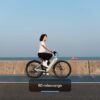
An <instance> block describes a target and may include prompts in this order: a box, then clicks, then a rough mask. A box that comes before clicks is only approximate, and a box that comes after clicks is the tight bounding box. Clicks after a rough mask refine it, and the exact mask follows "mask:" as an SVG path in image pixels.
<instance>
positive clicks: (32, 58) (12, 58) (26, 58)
mask: <svg viewBox="0 0 100 100" xmlns="http://www.w3.org/2000/svg"><path fill="white" fill-rule="evenodd" d="M34 59H35V60H38V59H39V58H38V57H0V60H34ZM59 60H100V57H59Z"/></svg>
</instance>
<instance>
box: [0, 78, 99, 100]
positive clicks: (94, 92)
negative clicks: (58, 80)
mask: <svg viewBox="0 0 100 100" xmlns="http://www.w3.org/2000/svg"><path fill="white" fill-rule="evenodd" d="M17 78H18V76H17ZM17 78H14V77H9V78H7V77H4V76H2V77H0V82H1V83H0V100H100V83H97V81H96V83H88V82H86V83H74V82H72V84H71V90H70V91H67V92H57V93H54V92H52V93H48V92H32V91H30V90H29V82H28V81H27V80H28V78H25V77H24V78H25V79H23V77H20V78H18V79H17ZM81 78H82V77H81ZM86 79H87V80H88V78H86ZM98 79H99V77H98ZM8 80H9V83H6V81H8ZM16 80H17V81H18V82H19V83H16V82H17V81H16ZM23 80H24V81H26V82H25V83H24V82H23ZM81 80H82V79H81ZM94 80H95V79H94ZM10 81H11V82H10ZM14 81H15V83H13V82H14Z"/></svg>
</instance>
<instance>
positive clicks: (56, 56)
mask: <svg viewBox="0 0 100 100" xmlns="http://www.w3.org/2000/svg"><path fill="white" fill-rule="evenodd" d="M57 61H58V55H57V53H56V54H53V60H52V61H51V63H50V65H49V66H48V68H47V70H46V71H47V72H48V71H49V70H50V69H51V68H52V67H53V65H54V64H55V63H56V62H57ZM41 65H42V64H41ZM41 65H39V66H37V67H36V68H35V70H36V71H42V72H45V71H44V70H41V69H38V68H39V67H40V66H41Z"/></svg>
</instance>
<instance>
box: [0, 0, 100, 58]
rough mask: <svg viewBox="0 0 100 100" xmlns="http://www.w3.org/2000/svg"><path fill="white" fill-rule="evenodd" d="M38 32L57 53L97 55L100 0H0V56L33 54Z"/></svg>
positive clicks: (35, 48)
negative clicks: (44, 36)
mask: <svg viewBox="0 0 100 100" xmlns="http://www.w3.org/2000/svg"><path fill="white" fill-rule="evenodd" d="M42 33H46V34H48V41H47V45H48V47H49V48H52V49H53V50H56V51H58V52H59V55H60V56H100V46H99V44H100V0H0V57H27V56H28V57H30V56H36V53H37V50H38V47H39V41H38V39H39V36H40V35H41V34H42Z"/></svg>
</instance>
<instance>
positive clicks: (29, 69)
mask: <svg viewBox="0 0 100 100" xmlns="http://www.w3.org/2000/svg"><path fill="white" fill-rule="evenodd" d="M42 62H43V60H41V61H39V60H32V61H30V62H28V63H27V65H26V69H25V71H26V74H27V76H28V77H30V78H39V77H40V76H42V75H43V73H45V74H46V69H47V68H46V67H45V66H43V65H42ZM51 68H53V73H54V75H55V76H56V77H58V78H67V77H68V76H69V75H70V74H71V65H70V64H69V63H68V62H67V61H64V60H58V53H57V52H54V53H53V60H52V61H51V63H50V64H49V70H51ZM49 70H48V71H49Z"/></svg>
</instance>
